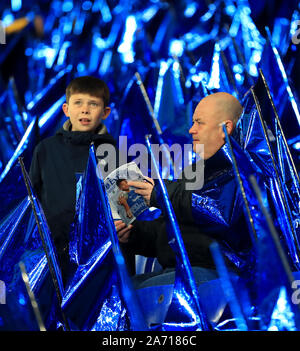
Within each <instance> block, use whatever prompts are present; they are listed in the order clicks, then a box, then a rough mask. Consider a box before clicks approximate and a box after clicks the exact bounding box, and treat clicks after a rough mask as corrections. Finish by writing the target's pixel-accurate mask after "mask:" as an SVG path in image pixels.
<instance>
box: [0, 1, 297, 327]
mask: <svg viewBox="0 0 300 351" xmlns="http://www.w3.org/2000/svg"><path fill="white" fill-rule="evenodd" d="M279 3H280V4H279ZM267 8H268V11H266V9H267ZM22 17H23V18H24V17H26V18H27V19H28V23H27V25H25V26H24V27H23V28H21V29H13V30H14V31H13V32H12V33H11V34H9V33H7V35H6V44H1V53H0V65H1V70H0V116H1V118H0V143H1V148H0V174H1V175H0V280H3V281H4V282H5V283H6V286H7V304H6V305H0V318H1V320H0V328H2V329H9V330H38V325H37V323H36V320H35V317H34V315H33V312H32V308H31V306H30V302H29V299H28V296H27V292H26V289H25V286H24V283H23V281H22V279H21V276H20V270H19V266H18V263H19V261H20V260H22V261H23V262H24V264H25V266H26V270H27V272H28V274H29V280H30V286H31V289H32V290H33V291H34V293H35V295H36V299H37V301H38V305H39V308H40V310H41V312H42V313H41V314H42V317H43V319H44V322H45V325H46V328H47V330H56V329H57V328H58V327H59V326H63V328H62V329H66V328H65V327H66V326H65V325H64V324H65V322H66V321H64V320H63V318H62V310H63V312H64V313H65V314H66V315H67V318H68V322H69V324H70V329H74V330H109V331H111V330H147V329H148V328H149V321H151V320H155V318H154V317H155V315H156V317H157V316H158V317H159V318H160V317H161V318H160V320H161V321H162V323H161V324H160V325H158V326H156V327H155V326H151V328H152V329H153V330H189V329H191V330H196V329H201V330H203V329H204V330H205V329H209V328H208V327H207V326H206V323H205V313H206V312H207V311H209V308H206V309H205V306H206V307H207V306H209V305H210V302H209V301H208V300H207V298H205V294H204V295H201V294H200V292H199V294H198V293H197V292H196V291H195V286H194V280H193V277H192V275H191V274H190V269H189V263H188V260H187V257H186V254H185V251H184V247H182V246H181V245H179V244H180V239H178V238H180V236H179V232H178V228H177V226H176V217H173V213H172V211H171V210H170V208H169V214H171V215H172V216H171V217H172V218H171V220H170V228H169V235H170V240H171V246H172V248H173V249H174V251H175V252H176V255H177V257H180V259H179V261H178V262H177V275H176V281H175V285H174V287H171V288H170V290H172V294H173V293H174V294H173V295H172V297H173V299H172V298H171V297H170V295H168V296H169V298H168V302H170V306H171V307H170V309H169V311H168V313H167V308H168V306H167V304H166V305H164V309H162V310H161V309H160V306H159V304H157V305H155V304H154V305H153V304H152V301H150V298H151V297H149V296H148V295H147V299H148V300H147V299H146V298H145V301H144V303H145V304H146V306H143V308H140V305H139V303H138V301H140V300H141V301H142V302H143V299H140V300H138V299H137V296H136V295H135V293H134V291H133V289H132V287H131V282H130V278H129V276H128V272H127V268H126V266H125V263H124V257H123V255H122V253H121V249H120V247H119V243H118V239H117V235H116V233H115V229H114V224H113V221H112V218H111V215H110V211H109V209H108V207H107V206H106V205H107V203H108V202H107V198H106V194H105V190H104V188H103V184H102V180H101V179H100V180H99V179H98V178H96V177H95V175H94V174H93V169H95V168H96V165H95V160H94V159H92V158H93V156H91V158H90V160H89V162H90V163H89V166H88V168H87V172H86V174H85V175H84V178H83V179H84V184H83V190H82V193H81V195H80V196H79V200H78V202H77V205H78V207H77V209H76V218H75V221H74V227H73V230H72V232H71V233H70V257H71V262H70V265H71V268H72V269H71V270H70V276H69V281H68V285H67V287H66V289H64V288H63V286H62V282H61V278H60V269H59V266H58V264H57V262H56V254H55V249H54V247H53V245H52V242H51V233H50V232H49V229H48V226H47V223H46V221H45V218H44V215H43V211H42V208H41V207H40V204H39V203H38V201H37V199H36V198H35V196H34V193H33V192H32V189H31V190H30V192H32V195H33V203H30V201H29V198H28V193H27V189H26V187H25V183H24V177H23V175H22V173H21V169H20V166H19V165H18V163H17V158H18V157H20V156H22V157H23V160H24V164H25V168H26V169H29V165H30V161H31V157H32V150H33V148H34V146H35V145H36V144H37V142H38V141H39V139H43V138H45V137H47V136H50V135H53V134H54V133H55V131H56V130H57V128H58V127H59V126H61V124H62V123H63V122H64V120H65V117H64V115H63V113H62V111H61V105H62V104H63V102H64V101H65V97H64V94H65V88H66V85H67V84H68V82H69V81H70V80H71V79H72V78H74V77H75V76H78V75H85V74H91V75H95V76H99V77H100V78H102V79H104V80H105V81H106V82H107V83H108V85H109V89H110V92H111V107H112V114H111V116H110V117H109V118H108V119H107V120H106V121H105V124H106V125H107V127H108V130H109V131H110V133H111V134H112V135H113V136H114V137H115V138H116V139H118V136H119V135H123V136H125V135H126V136H127V137H128V138H127V145H125V144H121V145H119V148H120V149H121V150H122V151H127V150H128V148H129V147H130V146H131V145H134V144H136V143H141V144H142V145H143V146H144V147H145V139H144V138H145V135H146V134H152V142H153V143H159V144H162V143H166V144H167V145H169V146H170V145H173V144H175V143H178V144H179V145H181V146H183V145H184V144H185V143H189V142H190V139H189V136H188V129H189V125H190V123H191V121H192V113H193V110H194V108H195V105H196V104H197V103H198V102H199V100H200V99H201V98H202V97H203V96H206V95H208V94H211V93H213V92H216V91H226V92H229V93H231V94H233V95H235V96H236V97H238V98H239V99H240V101H242V102H243V107H244V108H245V109H244V113H243V115H242V117H241V119H240V121H239V123H238V125H237V130H236V135H235V137H234V139H233V138H230V140H229V139H228V140H227V143H226V145H224V147H223V148H222V152H223V153H224V155H225V156H226V157H229V159H230V162H231V163H232V166H233V170H232V171H230V172H228V173H227V174H223V175H222V177H225V178H226V177H227V176H228V177H229V178H230V181H229V182H228V185H227V186H226V187H222V186H221V184H222V177H220V179H219V180H218V181H217V182H216V183H214V182H212V183H211V184H209V185H208V186H207V187H204V188H203V189H202V190H200V191H197V192H194V193H193V195H192V203H191V205H192V209H193V215H194V219H195V222H197V223H198V225H199V226H200V225H202V226H206V227H207V228H210V230H211V232H213V231H214V229H216V228H218V229H220V228H221V229H222V230H226V229H227V228H229V227H230V226H231V225H232V224H233V223H234V221H235V219H236V218H237V216H238V215H239V213H238V209H239V208H240V206H243V209H244V213H245V217H246V218H247V219H248V231H249V235H250V236H251V239H252V243H253V245H254V250H253V252H252V251H251V252H250V253H249V255H248V257H247V255H246V257H245V256H242V255H239V253H236V252H234V251H233V250H232V249H231V248H230V247H225V246H224V247H223V246H222V247H220V252H221V253H222V255H224V256H226V258H228V259H229V260H230V261H231V262H232V263H234V265H235V266H237V267H239V268H241V267H242V268H243V269H245V275H243V276H242V278H241V279H242V283H243V284H242V288H241V289H237V290H233V291H235V292H236V294H233V295H235V297H234V299H233V300H232V301H231V306H235V307H233V310H232V316H227V318H228V319H227V320H222V319H221V318H222V317H221V316H219V319H218V318H215V322H216V324H217V323H218V322H219V324H217V325H216V324H214V327H215V329H216V330H237V329H240V330H241V329H244V328H245V325H244V324H243V323H240V320H237V319H238V318H240V317H241V316H242V317H243V318H244V321H245V323H246V327H247V328H248V330H295V329H296V330H299V325H300V324H299V317H298V314H299V311H298V310H297V305H296V304H294V303H292V302H291V296H292V293H293V290H291V280H292V278H291V272H292V273H294V274H295V273H297V272H298V270H299V265H300V263H299V255H300V250H299V240H300V187H299V169H300V154H299V148H297V147H293V145H297V143H298V142H299V136H300V128H299V99H298V95H299V89H300V81H299V79H297V77H298V76H299V67H300V62H299V55H298V54H297V52H298V45H299V44H295V43H294V41H295V37H293V36H294V35H295V34H297V33H296V31H297V26H296V22H295V20H297V19H298V18H299V2H298V1H292V2H290V3H288V2H284V1H282V2H276V4H275V2H274V6H272V8H269V4H268V2H266V1H261V2H260V3H255V4H254V2H252V1H244V0H243V1H235V2H233V1H227V0H226V1H215V2H213V3H210V4H209V5H207V2H206V1H204V0H203V1H197V2H195V1H189V0H188V1H168V2H166V1H154V0H153V1H150V2H139V1H110V0H106V1H100V0H96V1H93V2H88V1H84V2H73V1H62V0H55V1H51V0H49V1H43V2H40V1H34V0H32V1H27V2H25V1H20V0H14V1H11V2H1V4H0V20H1V21H2V23H3V24H4V25H5V26H9V25H12V24H14V21H15V20H16V19H18V18H22ZM11 28H13V27H11ZM296 39H297V38H296ZM137 72H138V73H139V74H140V77H141V81H139V80H137V76H136V73H137ZM264 79H265V81H266V82H265V81H264ZM141 83H143V85H144V88H145V91H142V90H141ZM265 83H267V85H268V86H266V84H265ZM251 87H252V90H250V88H251ZM274 108H275V109H276V112H277V114H278V116H276V113H275V109H274ZM261 118H262V119H263V121H264V122H262V119H261ZM123 141H124V139H123ZM123 141H122V142H123ZM229 141H230V144H229ZM229 145H231V148H230V147H229ZM164 152H166V149H164ZM134 156H135V155H131V157H134ZM168 157H169V155H168ZM191 158H192V156H191ZM128 161H130V160H129V159H128ZM170 166H172V165H171V164H170ZM158 168H159V170H160V171H162V174H166V173H165V172H167V171H166V170H164V169H162V168H163V167H162V165H161V164H158ZM148 175H149V174H148ZM249 175H254V176H255V179H256V181H257V183H258V186H259V189H260V191H261V200H262V202H263V204H264V205H265V206H266V209H267V210H268V213H269V215H270V217H271V220H272V223H273V225H274V228H275V230H276V232H277V234H278V238H279V242H280V246H278V242H277V241H274V240H272V237H270V235H269V234H270V228H269V226H268V222H267V221H266V217H265V216H264V215H263V214H262V210H261V208H260V206H259V203H258V198H257V196H256V194H255V193H254V191H253V188H252V186H251V183H250V181H249ZM172 176H173V175H172V174H171V175H170V178H172ZM162 195H165V194H164V193H163V192H162ZM163 198H164V200H165V201H167V200H168V199H167V198H166V197H163ZM224 199H225V203H226V206H220V200H222V201H223V200H224ZM167 202H168V201H167ZM32 205H33V206H34V209H35V211H36V213H35V214H36V218H35V216H34V213H33V208H32ZM36 221H37V222H36ZM37 224H38V225H39V228H38V226H37ZM38 229H39V230H38ZM237 232H238V230H237ZM41 235H42V236H41ZM174 238H175V242H173V241H172V240H173V239H174ZM233 238H234V235H233ZM273 239H274V237H273ZM278 247H279V249H278ZM282 253H283V255H284V257H285V258H286V259H282V256H281V254H282ZM223 258H224V257H223ZM221 261H222V260H221ZM221 261H219V262H221ZM221 267H222V268H223V273H224V274H223V276H222V274H221V280H222V279H223V282H224V281H225V282H227V283H228V284H229V285H228V284H227V287H228V286H230V281H229V280H228V279H227V280H226V272H227V267H226V264H223V265H221ZM53 278H54V280H55V282H56V284H55V285H57V286H56V287H55V286H54V284H53ZM99 282H101V284H100V283H99ZM231 287H232V288H233V289H235V285H234V284H233V285H232V286H231ZM173 289H174V290H173ZM203 289H204V287H203ZM207 289H208V288H207ZM170 290H168V291H167V293H170ZM208 290H209V289H208ZM229 290H230V289H229ZM159 291H160V290H155V291H154V293H153V294H154V295H155V296H157V294H158V293H159ZM218 292H219V291H218ZM57 293H58V295H60V296H61V297H62V301H61V306H59V302H58V300H57ZM167 293H166V294H167ZM139 294H140V295H141V296H142V297H143V293H142V292H139ZM215 294H216V295H218V294H217V293H215ZM212 295H213V293H212ZM225 296H226V294H225ZM146 301H149V303H148V302H146ZM166 302H167V301H165V303H166ZM229 302H230V301H229ZM87 304H88V305H87ZM203 304H204V305H205V304H206V305H205V306H204V308H202V305H203ZM249 304H250V307H249ZM238 308H240V309H241V313H240V314H239V313H237V312H236V311H237V309H238ZM143 313H146V316H143ZM164 313H165V314H164ZM153 316H154V317H153ZM166 316H167V319H165V317H166ZM152 317H153V319H151V318H152ZM231 317H232V318H231ZM159 318H158V319H159ZM202 318H203V320H202ZM224 318H226V316H225V317H224ZM201 320H202V321H201ZM1 321H2V323H1Z"/></svg>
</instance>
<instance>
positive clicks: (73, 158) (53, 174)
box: [29, 121, 118, 256]
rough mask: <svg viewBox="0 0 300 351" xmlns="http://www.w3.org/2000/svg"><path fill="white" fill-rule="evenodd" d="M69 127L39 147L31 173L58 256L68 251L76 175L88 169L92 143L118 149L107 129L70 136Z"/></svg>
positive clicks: (75, 133)
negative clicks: (109, 145) (110, 145)
mask: <svg viewBox="0 0 300 351" xmlns="http://www.w3.org/2000/svg"><path fill="white" fill-rule="evenodd" d="M69 126H70V123H69V121H67V122H66V123H65V124H64V126H63V127H62V128H61V129H59V130H58V131H57V133H56V134H55V135H54V136H52V137H49V138H46V139H44V140H42V141H41V142H40V143H39V144H38V145H37V147H36V148H35V150H34V154H33V160H32V163H31V167H30V172H29V175H30V179H31V182H32V185H33V188H34V190H35V191H36V194H37V197H38V199H39V200H40V202H41V204H42V207H43V210H44V212H45V216H46V219H47V222H48V225H49V227H50V230H51V233H52V236H53V239H54V243H55V245H56V247H57V249H58V255H59V256H60V252H61V251H67V248H68V242H69V239H68V237H69V230H70V224H71V223H72V221H73V219H74V214H75V202H76V173H84V171H85V169H86V165H87V160H88V156H89V147H90V144H91V142H94V144H95V148H97V146H99V145H100V144H105V143H107V144H112V145H114V147H115V148H116V142H115V140H114V139H113V137H112V136H111V135H110V134H109V133H108V132H107V129H106V127H105V126H104V125H100V127H99V128H98V130H97V131H96V132H71V131H69V130H68V129H69ZM116 166H118V165H116Z"/></svg>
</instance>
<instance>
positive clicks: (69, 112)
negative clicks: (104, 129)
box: [63, 93, 110, 132]
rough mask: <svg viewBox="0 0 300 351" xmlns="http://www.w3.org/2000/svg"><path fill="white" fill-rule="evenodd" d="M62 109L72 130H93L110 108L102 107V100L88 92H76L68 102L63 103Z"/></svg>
mask: <svg viewBox="0 0 300 351" xmlns="http://www.w3.org/2000/svg"><path fill="white" fill-rule="evenodd" d="M63 111H64V113H65V115H66V116H67V117H69V118H70V122H71V124H72V131H74V132H90V131H95V130H96V129H97V127H98V126H99V125H100V123H101V120H103V119H105V118H106V117H107V116H108V115H109V113H110V108H109V107H106V108H104V103H103V100H102V99H101V98H99V97H96V96H92V95H90V94H83V93H76V94H72V95H71V96H70V98H69V103H65V104H63Z"/></svg>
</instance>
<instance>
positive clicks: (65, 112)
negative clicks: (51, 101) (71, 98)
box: [62, 102, 69, 117]
mask: <svg viewBox="0 0 300 351" xmlns="http://www.w3.org/2000/svg"><path fill="white" fill-rule="evenodd" d="M62 110H63V111H64V114H65V116H66V117H69V106H68V104H67V103H66V102H65V103H64V104H63V105H62Z"/></svg>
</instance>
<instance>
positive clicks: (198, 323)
mask: <svg viewBox="0 0 300 351" xmlns="http://www.w3.org/2000/svg"><path fill="white" fill-rule="evenodd" d="M146 142H147V146H148V150H149V152H150V154H151V158H152V162H153V165H154V167H155V170H156V175H157V177H158V180H159V189H160V193H159V195H158V201H159V203H160V205H161V207H162V208H163V209H164V214H165V216H166V223H167V235H168V240H169V244H170V246H171V248H172V249H173V250H174V252H175V256H176V274H175V282H174V289H173V295H172V300H171V303H170V305H169V307H168V312H167V315H166V317H165V321H164V323H163V324H162V325H161V328H162V330H210V329H211V326H210V324H209V322H208V319H207V316H206V314H205V313H204V310H203V308H202V306H201V303H200V299H199V295H198V290H197V286H196V283H195V279H194V276H193V272H192V269H191V265H190V262H189V259H188V256H187V253H186V250H185V247H184V244H183V240H182V237H181V234H180V229H179V226H178V223H177V220H176V217H175V214H174V210H173V208H172V204H171V202H170V200H169V197H168V193H167V190H166V187H165V185H164V183H163V181H162V178H161V176H160V174H159V168H158V165H157V163H156V160H155V158H154V156H153V153H152V149H151V144H150V141H149V138H146Z"/></svg>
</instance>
